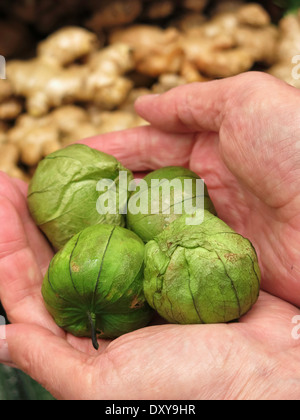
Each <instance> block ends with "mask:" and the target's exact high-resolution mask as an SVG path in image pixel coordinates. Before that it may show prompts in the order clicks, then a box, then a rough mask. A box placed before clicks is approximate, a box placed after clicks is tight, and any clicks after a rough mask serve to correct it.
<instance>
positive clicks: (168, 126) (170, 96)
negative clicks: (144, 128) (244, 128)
mask: <svg viewBox="0 0 300 420" xmlns="http://www.w3.org/2000/svg"><path fill="white" fill-rule="evenodd" d="M275 80H276V79H275V78H274V77H272V76H269V75H266V74H262V73H257V72H249V73H244V74H241V75H238V76H235V77H229V78H226V79H223V80H214V81H211V82H205V83H192V84H188V85H183V86H179V87H176V88H174V89H171V90H170V91H168V92H166V93H164V94H162V95H145V96H143V97H140V98H139V99H138V100H137V101H136V103H135V109H136V111H137V112H138V114H139V115H140V116H141V117H142V118H144V119H145V120H147V121H148V122H150V123H151V124H152V125H153V126H155V127H157V128H160V129H162V130H164V131H169V132H172V133H190V132H195V131H198V132H199V131H213V132H218V131H219V130H220V127H221V125H222V123H223V120H224V118H227V116H228V115H231V114H232V115H234V112H237V111H238V109H239V107H240V106H242V103H243V98H246V97H247V95H249V94H251V92H253V91H258V92H260V91H262V89H263V88H265V87H266V84H271V85H272V86H270V88H274V81H275Z"/></svg>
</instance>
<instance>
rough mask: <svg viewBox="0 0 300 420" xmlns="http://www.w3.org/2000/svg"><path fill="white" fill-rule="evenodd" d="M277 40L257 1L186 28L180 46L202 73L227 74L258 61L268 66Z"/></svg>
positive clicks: (272, 57) (240, 71)
mask: <svg viewBox="0 0 300 420" xmlns="http://www.w3.org/2000/svg"><path fill="white" fill-rule="evenodd" d="M254 22H255V24H254ZM277 39H278V31H277V29H276V28H275V26H273V25H272V24H271V23H270V17H269V16H268V14H267V12H266V11H265V10H264V9H263V8H262V7H261V6H260V5H258V4H246V5H244V6H241V7H239V8H237V9H236V11H234V12H224V13H220V14H217V15H216V16H214V17H213V18H212V19H211V20H209V21H207V22H205V23H203V25H201V26H199V27H194V28H191V29H190V30H188V31H187V32H186V35H185V36H184V37H182V48H183V50H184V52H185V56H186V58H187V60H188V61H189V62H192V63H194V64H195V65H196V67H197V68H198V70H199V71H200V72H201V73H203V74H204V75H206V76H208V77H213V78H215V77H230V76H234V75H236V74H239V73H242V72H244V71H247V70H250V69H251V68H252V67H253V65H254V64H255V63H257V62H259V63H264V64H265V65H271V64H272V62H273V61H274V55H275V51H276V43H277Z"/></svg>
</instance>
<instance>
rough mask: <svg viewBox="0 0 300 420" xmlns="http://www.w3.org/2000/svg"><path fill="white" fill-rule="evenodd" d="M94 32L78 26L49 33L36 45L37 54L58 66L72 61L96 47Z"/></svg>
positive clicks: (96, 40) (96, 39)
mask: <svg viewBox="0 0 300 420" xmlns="http://www.w3.org/2000/svg"><path fill="white" fill-rule="evenodd" d="M98 46H99V44H98V38H97V36H96V34H94V33H92V32H90V31H88V30H86V29H83V28H78V27H66V28H63V29H60V30H59V31H57V32H55V33H54V34H52V35H50V36H49V37H48V38H47V39H46V40H45V41H43V42H41V43H40V44H39V46H38V56H39V57H40V58H42V59H44V60H49V61H53V62H54V63H55V64H57V65H59V66H65V65H67V64H70V63H73V62H74V61H76V60H77V59H80V58H82V57H85V56H88V55H89V54H92V53H93V52H95V51H96V50H97V49H98Z"/></svg>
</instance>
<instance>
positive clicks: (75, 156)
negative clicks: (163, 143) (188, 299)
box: [28, 144, 133, 249]
mask: <svg viewBox="0 0 300 420" xmlns="http://www.w3.org/2000/svg"><path fill="white" fill-rule="evenodd" d="M121 172H124V173H126V174H127V181H128V183H129V182H130V181H131V180H132V179H133V175H132V173H131V172H130V171H129V170H127V169H126V168H124V167H123V166H122V165H121V163H120V162H118V160H117V159H115V158H114V157H113V156H110V155H107V154H106V153H102V152H99V151H98V150H95V149H92V148H90V147H88V146H85V145H81V144H75V145H72V146H69V147H66V148H65V149H62V150H59V151H57V152H54V153H52V154H50V155H49V156H47V157H46V158H45V159H44V160H42V161H41V162H40V164H39V166H38V168H37V170H36V172H35V174H34V176H33V179H32V181H31V183H30V185H29V190H28V206H29V210H30V213H31V215H32V217H33V219H34V221H35V222H36V224H37V226H39V228H40V229H41V230H42V231H43V232H44V234H45V235H46V236H47V238H48V239H49V241H50V242H51V243H52V245H53V246H54V248H56V249H61V248H62V247H63V246H64V245H65V244H66V243H67V242H68V240H69V239H71V238H72V237H73V235H75V234H76V233H78V232H80V231H81V230H83V229H85V228H87V227H89V226H93V225H96V224H102V223H104V224H111V225H117V226H125V216H124V214H125V211H124V212H123V209H126V207H127V200H128V196H129V193H128V185H125V186H124V187H122V189H121V187H120V186H119V177H120V173H121ZM104 181H106V185H107V189H109V190H110V191H112V192H114V193H115V194H114V197H115V206H114V208H113V209H111V211H100V209H99V202H100V201H99V200H100V199H101V195H103V193H104V192H105V191H106V190H105V188H104V187H103V182H104ZM104 210H105V209H104ZM123 213H124V214H123Z"/></svg>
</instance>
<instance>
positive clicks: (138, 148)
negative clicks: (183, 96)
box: [80, 126, 194, 172]
mask: <svg viewBox="0 0 300 420" xmlns="http://www.w3.org/2000/svg"><path fill="white" fill-rule="evenodd" d="M80 143H83V144H86V145H88V146H90V147H92V148H94V149H97V150H100V151H102V152H105V153H108V154H111V155H113V156H115V157H116V158H117V159H118V160H119V161H120V162H121V163H122V164H123V165H124V166H126V167H127V168H128V169H131V170H132V171H136V172H140V171H148V170H154V169H158V168H161V167H162V166H188V165H189V160H190V154H191V152H192V149H193V146H194V136H193V135H192V134H186V135H182V134H168V133H164V132H162V131H161V130H157V129H156V128H154V127H150V126H147V127H138V128H133V129H130V130H125V131H119V132H114V133H109V134H104V135H101V136H96V137H92V138H89V139H86V140H84V141H81V142H80Z"/></svg>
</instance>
